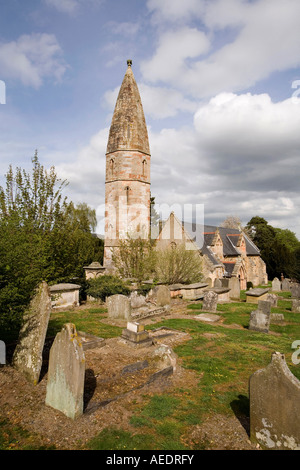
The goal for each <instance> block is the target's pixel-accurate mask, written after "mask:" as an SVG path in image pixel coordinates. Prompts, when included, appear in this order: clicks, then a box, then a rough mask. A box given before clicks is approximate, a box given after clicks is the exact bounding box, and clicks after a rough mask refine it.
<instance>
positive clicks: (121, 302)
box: [106, 294, 131, 320]
mask: <svg viewBox="0 0 300 470" xmlns="http://www.w3.org/2000/svg"><path fill="white" fill-rule="evenodd" d="M106 305H107V311H108V316H109V317H110V318H121V319H123V320H129V319H130V317H131V304H130V299H129V298H128V297H127V296H126V295H122V294H115V295H111V296H110V297H107V299H106Z"/></svg>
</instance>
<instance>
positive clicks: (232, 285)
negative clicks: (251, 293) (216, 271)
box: [228, 277, 241, 300]
mask: <svg viewBox="0 0 300 470" xmlns="http://www.w3.org/2000/svg"><path fill="white" fill-rule="evenodd" d="M228 287H229V289H230V292H229V297H230V299H233V300H234V299H240V298H241V286H240V280H239V278H238V277H231V278H230V279H229V284H228Z"/></svg>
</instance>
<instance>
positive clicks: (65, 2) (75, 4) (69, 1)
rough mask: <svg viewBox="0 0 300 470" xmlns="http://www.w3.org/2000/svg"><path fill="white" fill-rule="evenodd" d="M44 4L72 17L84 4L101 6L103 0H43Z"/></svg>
mask: <svg viewBox="0 0 300 470" xmlns="http://www.w3.org/2000/svg"><path fill="white" fill-rule="evenodd" d="M44 2H45V3H46V5H48V6H50V7H53V8H55V9H56V10H57V11H59V12H61V13H67V14H69V15H74V14H75V13H77V12H78V11H79V8H80V7H81V6H83V4H84V3H85V4H86V3H87V2H89V3H92V4H94V5H101V4H102V3H103V0H44Z"/></svg>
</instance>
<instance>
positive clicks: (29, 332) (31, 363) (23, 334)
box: [12, 282, 51, 385]
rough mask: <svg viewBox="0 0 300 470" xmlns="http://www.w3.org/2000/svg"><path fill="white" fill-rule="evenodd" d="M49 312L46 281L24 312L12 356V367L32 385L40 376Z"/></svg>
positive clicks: (48, 290)
mask: <svg viewBox="0 0 300 470" xmlns="http://www.w3.org/2000/svg"><path fill="white" fill-rule="evenodd" d="M50 313H51V297H50V289H49V287H48V284H47V283H46V282H42V283H41V284H40V285H39V287H38V288H37V289H36V292H35V295H34V297H33V298H32V300H31V302H30V305H29V307H28V309H27V310H26V312H25V314H24V317H23V325H22V328H21V330H20V335H19V340H18V344H17V346H16V349H15V351H14V354H13V358H12V365H13V367H15V368H16V369H17V370H19V371H20V372H22V373H23V375H24V376H25V377H26V379H27V380H28V381H29V382H31V383H32V384H34V385H36V384H37V383H38V381H39V377H40V372H41V367H42V356H43V349H44V344H45V337H46V333H47V328H48V323H49V318H50Z"/></svg>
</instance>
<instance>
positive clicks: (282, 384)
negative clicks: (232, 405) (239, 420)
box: [249, 352, 300, 450]
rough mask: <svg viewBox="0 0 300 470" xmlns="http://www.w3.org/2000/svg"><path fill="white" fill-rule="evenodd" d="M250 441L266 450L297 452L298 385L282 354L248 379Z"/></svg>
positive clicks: (299, 445) (299, 431) (299, 447)
mask: <svg viewBox="0 0 300 470" xmlns="http://www.w3.org/2000/svg"><path fill="white" fill-rule="evenodd" d="M249 398H250V438H251V440H252V441H254V442H257V443H259V444H260V446H261V447H263V448H265V449H273V450H276V449H278V450H283V449H285V450H300V421H299V419H297V416H300V381H299V380H298V379H297V378H296V377H295V376H294V375H293V374H292V373H291V371H290V370H289V368H288V366H287V364H286V362H285V357H284V355H283V354H281V353H279V352H275V353H273V354H272V360H271V363H270V364H269V365H268V366H267V367H266V368H265V369H260V370H258V371H256V372H254V374H252V375H251V377H250V379H249Z"/></svg>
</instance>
